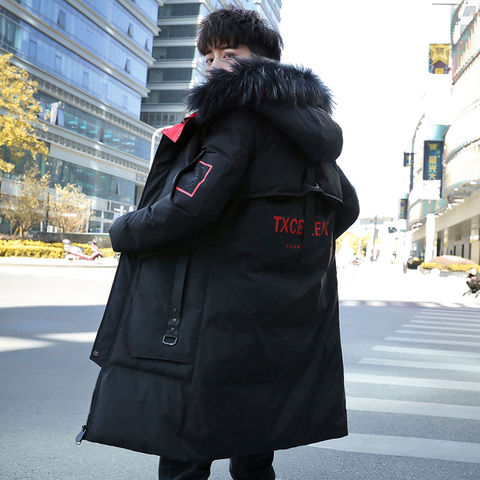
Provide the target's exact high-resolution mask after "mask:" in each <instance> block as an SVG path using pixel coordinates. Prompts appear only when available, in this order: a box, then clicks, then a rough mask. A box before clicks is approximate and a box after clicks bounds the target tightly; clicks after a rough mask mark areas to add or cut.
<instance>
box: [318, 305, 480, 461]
mask: <svg viewBox="0 0 480 480" xmlns="http://www.w3.org/2000/svg"><path fill="white" fill-rule="evenodd" d="M366 304H367V305H368V303H366ZM372 306H373V305H372ZM422 307H423V308H422V310H421V311H420V312H419V313H416V314H414V315H412V318H411V319H410V320H409V322H408V323H404V324H403V325H401V328H399V329H396V330H394V332H395V335H390V336H387V337H386V338H384V342H382V344H379V345H375V346H374V347H373V348H372V351H373V352H375V354H374V355H366V356H364V357H362V358H360V359H359V360H358V362H357V366H358V367H361V366H364V367H365V370H364V372H358V369H356V370H357V371H352V372H349V371H347V372H346V374H345V383H346V387H347V393H348V395H347V409H348V410H349V411H357V412H370V414H390V415H393V416H396V415H403V416H417V417H419V418H423V417H425V418H432V417H436V418H439V419H440V418H443V419H449V420H450V421H457V422H460V421H465V420H468V421H470V422H480V402H479V401H475V400H472V398H473V399H478V398H479V396H478V393H480V352H479V350H478V348H479V347H480V341H479V340H478V339H480V316H479V312H478V311H475V310H473V309H471V310H467V309H466V308H459V305H457V304H456V305H447V304H444V305H442V304H440V305H439V304H432V303H424V304H422ZM442 347H443V348H442ZM389 373H390V374H389ZM437 377H440V378H437ZM364 385H365V386H368V385H370V386H371V388H364V387H363V386H364ZM355 386H357V387H356V389H355V388H354V387H355ZM392 387H403V388H402V389H396V390H395V389H393V388H392ZM406 389H407V390H406ZM437 391H438V392H439V393H438V395H437V394H436V393H435V392H437ZM442 391H443V392H445V393H444V394H442V393H440V392H442ZM357 392H362V393H363V395H361V394H360V395H358V393H357ZM395 392H397V393H395ZM447 392H449V393H448V395H447ZM355 393H356V394H355ZM472 394H473V396H472ZM365 395H366V396H365ZM397 395H401V397H397V398H395V397H396V396H397ZM409 396H410V399H409ZM437 398H439V399H440V398H448V399H449V400H450V402H445V403H442V402H441V401H438V402H437V401H431V400H432V399H433V400H436V399H437ZM457 399H458V400H457ZM452 400H453V401H452ZM478 430H480V423H479V425H478ZM425 437H428V433H427V432H426V433H425ZM469 440H470V439H467V438H466V441H451V440H449V439H438V438H417V437H412V436H408V435H406V436H397V435H391V436H390V435H378V434H372V433H369V432H353V433H351V434H349V436H348V437H346V438H343V439H338V440H330V441H327V442H320V443H318V444H314V445H312V446H314V447H316V448H327V449H333V450H343V451H348V452H358V453H368V454H379V455H399V456H406V457H413V458H431V459H438V460H449V461H457V462H465V463H475V464H479V465H480V440H479V442H478V443H474V442H472V441H469Z"/></svg>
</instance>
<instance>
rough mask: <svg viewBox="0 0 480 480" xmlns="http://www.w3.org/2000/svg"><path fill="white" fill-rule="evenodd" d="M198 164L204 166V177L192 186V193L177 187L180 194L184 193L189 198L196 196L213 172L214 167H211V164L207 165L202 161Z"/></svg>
mask: <svg viewBox="0 0 480 480" xmlns="http://www.w3.org/2000/svg"><path fill="white" fill-rule="evenodd" d="M198 163H201V164H202V165H204V167H205V168H204V169H203V172H202V173H203V175H201V177H199V178H198V180H197V182H195V184H194V185H192V187H193V190H192V191H191V192H187V190H184V189H183V188H180V187H176V189H177V190H178V191H179V192H182V193H184V194H185V195H188V196H189V197H193V196H194V195H195V193H197V190H198V188H199V187H200V185H201V184H202V183H203V182H204V181H205V180H206V179H207V177H208V175H209V173H210V171H211V170H212V168H213V166H212V165H210V164H209V163H205V162H202V160H200V161H199V162H198Z"/></svg>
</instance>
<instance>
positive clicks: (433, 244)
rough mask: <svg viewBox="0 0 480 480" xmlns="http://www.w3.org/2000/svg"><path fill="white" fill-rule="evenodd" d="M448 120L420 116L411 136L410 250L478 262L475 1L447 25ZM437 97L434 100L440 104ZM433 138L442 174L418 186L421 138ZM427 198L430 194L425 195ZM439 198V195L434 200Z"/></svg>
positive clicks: (479, 18) (478, 16)
mask: <svg viewBox="0 0 480 480" xmlns="http://www.w3.org/2000/svg"><path fill="white" fill-rule="evenodd" d="M450 42H451V56H452V69H451V75H448V76H447V75H445V76H443V75H442V76H438V77H445V78H447V79H448V80H449V83H450V85H449V92H448V96H449V98H448V103H449V109H450V113H451V114H450V120H449V122H448V124H447V122H434V121H432V120H431V118H429V111H428V110H424V112H425V113H424V114H422V115H421V116H420V120H419V122H418V125H417V128H416V130H415V135H414V138H413V140H412V145H413V147H412V152H413V153H414V163H413V165H412V185H411V186H412V187H413V188H411V191H410V194H409V199H408V226H409V231H410V233H411V239H412V252H415V254H416V255H422V256H425V258H426V259H427V260H428V259H429V258H431V257H432V256H435V255H458V256H461V257H464V258H468V259H470V260H473V261H475V262H477V263H480V243H479V235H480V89H479V85H480V2H479V1H472V0H469V1H468V2H467V1H463V2H461V3H460V4H459V5H458V6H457V7H456V8H455V9H454V10H453V14H452V22H451V29H450ZM446 102H447V99H446V98H442V99H441V102H440V104H442V103H443V104H444V105H445V104H446ZM427 140H431V141H438V142H439V144H441V147H442V149H443V152H442V158H441V159H442V169H443V172H442V175H441V179H440V180H439V181H438V182H437V184H438V187H439V188H440V195H438V192H436V191H433V190H434V188H433V187H434V185H433V183H434V182H430V185H428V186H427V187H428V188H430V191H428V188H427V190H425V189H423V188H420V185H421V184H420V181H419V180H420V179H421V178H424V173H425V168H427V167H425V164H424V158H425V155H426V154H425V141H427ZM429 197H430V198H429ZM439 197H440V198H439Z"/></svg>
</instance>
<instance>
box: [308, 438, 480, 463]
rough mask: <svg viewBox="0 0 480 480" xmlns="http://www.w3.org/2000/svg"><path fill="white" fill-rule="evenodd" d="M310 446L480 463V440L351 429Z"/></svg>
mask: <svg viewBox="0 0 480 480" xmlns="http://www.w3.org/2000/svg"><path fill="white" fill-rule="evenodd" d="M310 446H311V447H316V448H326V449H330V450H340V451H344V452H356V453H367V454H377V455H393V456H399V457H412V458H428V459H432V460H447V461H451V462H465V463H476V464H480V444H478V443H471V442H453V441H449V440H437V439H433V438H418V437H401V436H393V435H368V434H360V433H351V434H349V435H348V437H345V438H340V439H336V440H328V441H326V442H320V443H314V444H312V445H310Z"/></svg>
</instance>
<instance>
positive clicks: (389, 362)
mask: <svg viewBox="0 0 480 480" xmlns="http://www.w3.org/2000/svg"><path fill="white" fill-rule="evenodd" d="M358 363H361V364H364V365H383V366H389V367H409V368H426V369H429V370H451V371H457V372H476V373H480V365H460V364H454V363H453V364H452V363H442V362H414V361H412V360H394V359H390V358H372V357H363V358H361V359H360V360H359V362H358Z"/></svg>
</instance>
